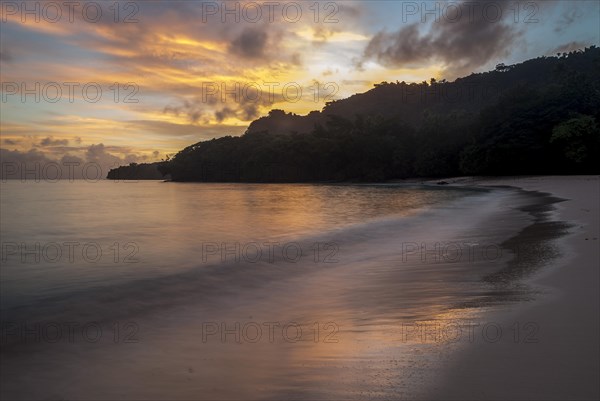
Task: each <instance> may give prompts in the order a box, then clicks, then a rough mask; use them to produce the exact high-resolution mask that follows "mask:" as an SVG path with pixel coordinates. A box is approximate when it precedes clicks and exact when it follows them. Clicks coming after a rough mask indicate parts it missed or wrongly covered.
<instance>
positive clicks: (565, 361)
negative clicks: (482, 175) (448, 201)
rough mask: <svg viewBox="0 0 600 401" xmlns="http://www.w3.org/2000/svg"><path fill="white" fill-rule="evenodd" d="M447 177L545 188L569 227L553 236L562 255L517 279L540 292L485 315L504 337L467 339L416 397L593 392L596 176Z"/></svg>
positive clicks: (560, 396) (598, 374)
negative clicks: (559, 235) (560, 235)
mask: <svg viewBox="0 0 600 401" xmlns="http://www.w3.org/2000/svg"><path fill="white" fill-rule="evenodd" d="M447 181H449V182H450V183H451V185H452V184H454V185H457V184H458V185H464V184H467V183H468V185H510V186H514V187H519V188H523V189H526V190H533V191H542V192H547V193H551V194H553V195H555V196H558V197H560V198H563V199H566V201H564V202H562V203H559V204H558V206H557V211H556V214H557V217H558V218H559V219H560V220H564V221H569V222H571V223H572V224H573V227H572V228H571V229H570V230H569V231H570V234H569V235H567V236H566V237H563V238H561V239H559V240H558V243H559V245H560V248H561V254H562V256H561V257H559V258H558V259H555V260H554V261H553V262H551V263H550V265H549V266H547V267H545V268H544V269H543V270H542V271H540V272H537V273H536V274H535V275H533V276H532V277H530V278H528V279H526V280H525V281H524V283H525V284H526V285H530V286H532V287H534V288H537V289H538V290H539V292H540V293H541V294H540V295H539V296H536V297H535V299H534V300H533V301H531V302H525V303H523V302H521V303H517V304H512V305H507V306H506V307H504V308H501V309H500V310H495V311H493V312H491V314H490V315H489V316H488V319H489V320H491V321H494V322H496V323H498V325H499V326H500V327H503V328H505V331H506V334H505V337H506V335H508V337H509V341H497V342H491V341H475V342H473V343H472V344H469V345H468V346H467V347H465V349H464V350H462V352H461V353H459V355H458V357H456V358H452V360H451V361H448V362H447V363H445V364H440V366H439V367H438V368H436V371H437V374H438V376H439V379H438V380H437V383H436V384H435V385H434V386H433V387H432V388H431V389H430V390H429V391H428V392H427V393H426V395H425V396H424V398H427V399H444V400H447V399H452V400H457V399H474V400H475V399H497V400H523V399H535V400H546V399H548V400H550V399H552V400H567V399H569V400H571V399H599V398H600V390H599V387H600V383H599V380H600V364H599V358H600V350H599V345H598V344H599V343H598V339H599V338H600V329H599V320H600V310H599V309H600V298H599V287H600V282H599V266H600V263H599V248H600V247H599V245H600V243H599V240H598V237H599V232H598V229H599V214H598V205H599V199H600V198H599V186H600V182H599V180H598V177H597V176H585V177H530V178H514V179H511V178H502V179H485V180H481V179H475V180H472V179H455V180H447ZM516 323H518V324H519V328H520V330H519V331H518V334H520V336H518V338H517V337H515V332H516V331H517V330H516V327H515V326H514V325H515V324H516ZM506 328H509V330H506Z"/></svg>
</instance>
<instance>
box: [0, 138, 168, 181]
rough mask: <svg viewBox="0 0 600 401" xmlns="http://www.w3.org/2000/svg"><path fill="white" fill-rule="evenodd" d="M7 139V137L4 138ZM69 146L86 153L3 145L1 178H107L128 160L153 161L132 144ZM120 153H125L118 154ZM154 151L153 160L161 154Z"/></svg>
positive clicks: (0, 155) (1, 151) (0, 152)
mask: <svg viewBox="0 0 600 401" xmlns="http://www.w3.org/2000/svg"><path fill="white" fill-rule="evenodd" d="M4 142H6V140H5V141H4ZM70 150H79V151H81V150H83V151H84V153H83V157H78V156H75V155H73V154H69V153H67V154H62V156H60V157H56V156H53V153H52V152H50V153H47V152H46V151H43V150H39V149H35V148H32V149H30V150H28V151H19V150H12V151H11V150H8V149H3V148H0V160H2V163H1V171H0V178H1V179H3V180H5V179H27V180H38V181H40V180H55V179H56V178H57V177H60V178H61V179H81V178H87V179H92V180H97V179H101V178H105V177H106V174H107V173H108V171H109V170H110V169H112V168H115V167H118V166H122V165H126V164H129V163H139V162H149V161H152V160H150V158H149V157H148V156H146V155H138V154H136V153H133V152H132V151H131V149H129V148H123V147H120V146H105V145H104V144H102V143H99V144H94V145H91V146H89V147H87V148H83V149H76V148H71V149H70ZM116 154H121V155H122V156H117V155H116ZM158 154H159V153H158V152H156V151H155V152H154V153H153V156H155V157H154V160H156V158H157V157H158Z"/></svg>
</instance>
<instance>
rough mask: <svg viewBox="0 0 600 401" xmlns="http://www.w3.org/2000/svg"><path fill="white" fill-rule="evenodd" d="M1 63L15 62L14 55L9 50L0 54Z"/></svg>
mask: <svg viewBox="0 0 600 401" xmlns="http://www.w3.org/2000/svg"><path fill="white" fill-rule="evenodd" d="M0 61H4V62H5V63H9V62H11V61H13V57H12V54H11V53H10V52H9V51H8V49H4V51H1V52H0Z"/></svg>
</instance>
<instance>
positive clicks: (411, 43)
mask: <svg viewBox="0 0 600 401" xmlns="http://www.w3.org/2000/svg"><path fill="white" fill-rule="evenodd" d="M507 3H508V2H506V3H500V2H494V7H504V9H506V7H507ZM465 7H466V6H465ZM466 9H468V8H466ZM505 14H507V13H502V14H501V15H505ZM494 19H495V14H494V13H492V12H491V11H490V12H489V13H488V16H487V17H486V16H485V14H484V13H483V12H474V13H472V14H470V15H464V14H463V15H462V17H460V18H455V19H454V20H450V19H448V18H440V19H439V20H438V21H436V22H434V23H433V24H432V25H431V29H430V30H429V31H428V32H427V33H426V34H423V33H422V29H421V28H423V29H424V28H426V26H425V25H424V24H419V23H414V24H412V25H408V26H406V27H404V28H401V29H400V30H398V31H396V32H392V33H389V32H385V31H383V32H379V33H377V34H376V35H375V36H374V37H373V38H372V39H371V40H370V42H369V43H368V45H367V47H366V48H365V51H364V55H363V58H362V60H360V62H359V63H358V66H359V68H360V67H362V62H364V61H366V60H376V61H377V62H379V63H380V64H382V65H384V66H387V67H405V68H411V67H420V66H422V65H423V63H427V62H442V63H444V64H446V65H447V66H448V67H447V70H446V73H447V74H448V75H451V76H452V77H456V76H459V75H463V74H468V73H470V72H473V70H475V69H477V68H479V67H481V66H483V65H485V64H486V63H488V62H490V61H491V60H494V59H499V58H503V57H506V56H507V55H508V54H509V52H510V50H511V48H512V47H513V46H514V45H515V44H516V40H517V39H518V38H519V37H520V36H521V34H522V32H521V31H519V30H517V28H516V25H515V24H509V23H505V22H503V21H502V19H501V18H499V19H498V20H494ZM508 22H510V21H508Z"/></svg>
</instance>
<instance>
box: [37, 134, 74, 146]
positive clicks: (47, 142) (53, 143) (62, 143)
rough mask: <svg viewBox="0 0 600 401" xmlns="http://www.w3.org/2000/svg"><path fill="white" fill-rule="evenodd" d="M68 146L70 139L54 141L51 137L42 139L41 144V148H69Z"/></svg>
mask: <svg viewBox="0 0 600 401" xmlns="http://www.w3.org/2000/svg"><path fill="white" fill-rule="evenodd" d="M68 144H69V140H68V139H54V138H53V137H51V136H48V137H46V138H44V139H42V140H41V142H40V146H67V145H68Z"/></svg>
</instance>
